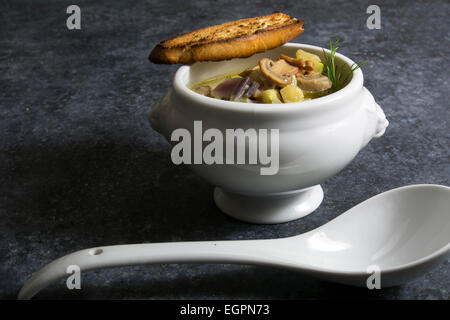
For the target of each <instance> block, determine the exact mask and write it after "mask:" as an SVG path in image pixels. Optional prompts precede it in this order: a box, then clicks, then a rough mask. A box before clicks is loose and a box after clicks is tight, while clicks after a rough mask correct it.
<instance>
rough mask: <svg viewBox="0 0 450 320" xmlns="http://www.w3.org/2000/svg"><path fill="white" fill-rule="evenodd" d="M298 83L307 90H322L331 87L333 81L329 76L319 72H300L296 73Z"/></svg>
mask: <svg viewBox="0 0 450 320" xmlns="http://www.w3.org/2000/svg"><path fill="white" fill-rule="evenodd" d="M296 78H297V85H298V86H299V87H300V89H302V90H305V91H322V90H327V89H330V88H331V81H330V79H328V77H327V76H325V75H323V74H320V73H318V72H312V73H309V74H302V73H298V74H297V75H296Z"/></svg>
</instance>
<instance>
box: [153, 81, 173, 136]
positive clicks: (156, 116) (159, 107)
mask: <svg viewBox="0 0 450 320" xmlns="http://www.w3.org/2000/svg"><path fill="white" fill-rule="evenodd" d="M172 91H173V89H172V88H170V89H169V90H168V91H167V93H166V94H165V95H164V97H163V98H162V99H161V100H159V101H158V102H156V104H155V106H154V107H153V109H152V111H150V113H149V114H148V121H149V122H150V126H151V127H152V128H153V129H154V130H156V131H158V132H159V133H161V134H164V132H165V131H167V121H166V118H167V113H168V111H169V105H170V103H171V102H170V101H171V99H172Z"/></svg>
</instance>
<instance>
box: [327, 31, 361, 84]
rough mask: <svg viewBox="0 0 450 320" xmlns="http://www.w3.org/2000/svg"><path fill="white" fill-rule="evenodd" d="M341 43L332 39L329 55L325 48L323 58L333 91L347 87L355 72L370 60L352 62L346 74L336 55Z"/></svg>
mask: <svg viewBox="0 0 450 320" xmlns="http://www.w3.org/2000/svg"><path fill="white" fill-rule="evenodd" d="M338 43H339V40H336V42H335V43H333V41H331V40H330V54H329V55H328V54H327V53H326V52H325V49H322V50H323V59H324V65H323V73H324V74H326V75H327V76H328V79H330V81H331V90H332V91H333V92H336V91H338V90H340V89H342V88H343V87H345V86H346V85H347V83H348V81H349V79H350V76H351V75H352V74H353V72H354V71H355V70H356V69H358V68H361V67H362V66H363V65H365V64H366V62H367V61H368V60H367V59H366V60H364V61H361V62H360V63H358V64H355V63H354V64H352V65H351V67H350V71H348V72H347V73H346V74H345V75H344V74H343V71H342V68H341V67H338V66H337V65H336V62H335V56H336V51H337V49H339V47H338V46H337V45H338Z"/></svg>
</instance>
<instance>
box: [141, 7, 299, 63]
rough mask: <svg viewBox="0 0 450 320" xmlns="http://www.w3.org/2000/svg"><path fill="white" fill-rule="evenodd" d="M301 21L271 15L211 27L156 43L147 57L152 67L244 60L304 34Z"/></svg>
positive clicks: (278, 14) (275, 14) (276, 14)
mask: <svg viewBox="0 0 450 320" xmlns="http://www.w3.org/2000/svg"><path fill="white" fill-rule="evenodd" d="M302 26H303V20H298V19H295V18H291V17H290V16H288V15H286V14H284V13H281V12H274V13H272V14H270V15H267V16H262V17H255V18H248V19H241V20H236V21H231V22H226V23H223V24H219V25H216V26H211V27H207V28H203V29H199V30H195V31H192V32H189V33H185V34H182V35H179V36H175V37H173V38H170V39H169V40H166V41H163V42H161V43H159V44H158V45H157V46H156V47H155V48H154V49H153V51H152V52H151V53H150V57H149V59H150V61H152V62H154V63H166V64H172V63H182V64H191V63H194V62H196V61H220V60H228V59H233V58H244V57H248V56H251V55H253V54H255V53H258V52H263V51H266V50H269V49H272V48H275V47H278V46H281V45H282V44H284V43H286V42H288V41H289V40H292V39H294V38H295V37H297V36H298V35H299V34H301V33H302V32H303V28H302Z"/></svg>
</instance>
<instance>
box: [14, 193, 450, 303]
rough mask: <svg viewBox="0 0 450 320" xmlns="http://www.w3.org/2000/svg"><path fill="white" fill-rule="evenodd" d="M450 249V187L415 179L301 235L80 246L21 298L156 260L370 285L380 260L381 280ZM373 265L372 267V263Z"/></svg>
mask: <svg viewBox="0 0 450 320" xmlns="http://www.w3.org/2000/svg"><path fill="white" fill-rule="evenodd" d="M449 255H450V188H449V187H445V186H439V185H412V186H407V187H402V188H398V189H393V190H390V191H387V192H384V193H382V194H379V195H377V196H375V197H373V198H370V199H368V200H366V201H364V202H362V203H360V204H359V205H357V206H355V207H354V208H352V209H350V210H348V211H347V212H345V213H344V214H342V215H340V216H339V217H337V218H336V219H334V220H332V221H330V222H328V223H327V224H325V225H323V226H321V227H319V228H317V229H315V230H312V231H309V232H307V233H304V234H302V235H298V236H294V237H289V238H281V239H271V240H243V241H199V242H172V243H154V244H133V245H119V246H107V247H98V248H93V249H86V250H81V251H78V252H75V253H72V254H69V255H66V256H64V257H62V258H59V259H57V260H55V261H53V262H52V263H50V264H48V265H47V266H45V267H44V268H42V269H41V270H39V271H38V272H37V273H36V274H34V275H33V277H32V278H31V279H30V280H28V281H27V282H26V284H25V285H24V287H23V288H22V290H21V291H20V293H19V299H29V298H31V297H33V296H34V295H35V294H36V293H38V292H39V291H40V290H42V289H43V288H45V287H46V286H48V285H49V284H51V283H53V282H55V281H57V280H58V279H60V278H63V277H68V276H69V275H68V274H67V273H66V271H67V267H68V266H70V265H78V266H79V267H80V269H81V272H82V273H83V272H86V271H88V270H93V269H100V268H110V267H118V266H130V265H143V264H154V263H198V262H207V263H238V264H259V265H266V266H273V267H282V268H289V269H292V270H297V271H301V272H304V273H307V274H311V275H314V276H316V277H319V278H323V279H327V280H330V281H335V282H339V283H344V284H349V285H356V286H365V285H366V282H367V278H368V277H369V276H370V272H372V271H373V270H375V269H373V268H372V267H370V266H376V267H378V268H379V270H380V271H381V276H380V278H381V287H388V286H392V285H397V284H400V283H403V282H405V281H408V280H410V279H412V278H415V277H417V276H420V275H422V274H423V273H424V272H425V271H427V270H428V269H430V268H431V267H433V266H434V265H436V264H437V263H439V262H441V261H443V260H445V259H447V257H448V256H449ZM369 267H370V268H369Z"/></svg>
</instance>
